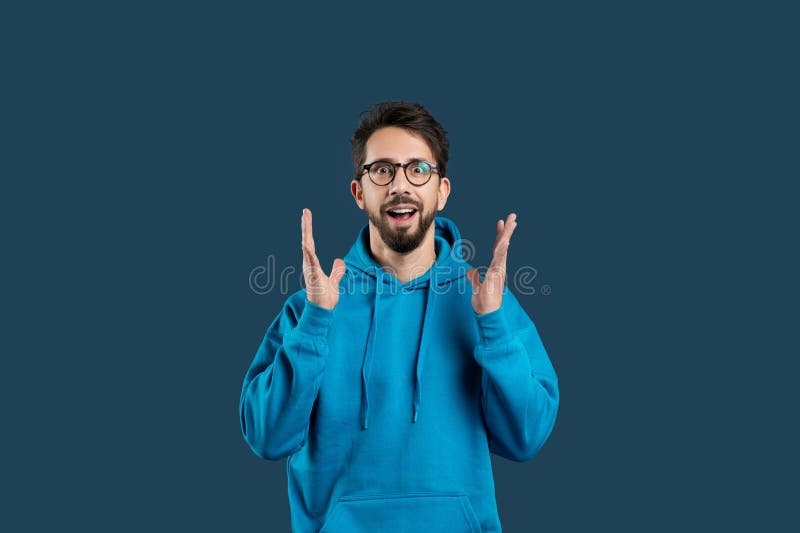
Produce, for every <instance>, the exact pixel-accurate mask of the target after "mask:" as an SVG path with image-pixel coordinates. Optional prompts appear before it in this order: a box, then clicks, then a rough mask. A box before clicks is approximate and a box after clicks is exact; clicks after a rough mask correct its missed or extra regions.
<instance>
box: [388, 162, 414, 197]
mask: <svg viewBox="0 0 800 533" xmlns="http://www.w3.org/2000/svg"><path fill="white" fill-rule="evenodd" d="M396 168H397V170H395V174H394V179H393V180H392V182H391V183H390V184H389V194H390V195H398V194H405V193H406V192H407V191H408V190H409V189H410V188H411V183H410V182H409V181H408V177H407V176H406V173H405V170H406V169H405V168H401V167H396Z"/></svg>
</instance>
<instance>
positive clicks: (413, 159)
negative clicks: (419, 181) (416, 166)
mask: <svg viewBox="0 0 800 533" xmlns="http://www.w3.org/2000/svg"><path fill="white" fill-rule="evenodd" d="M375 161H388V162H389V163H392V164H395V165H396V164H397V162H396V161H394V159H393V158H391V157H376V158H375V159H373V160H372V162H373V163H374V162H375ZM411 161H425V162H426V163H430V164H434V163H433V162H432V161H431V160H429V159H428V158H427V157H409V158H408V162H409V163H410V162H411ZM402 163H405V161H403V162H402Z"/></svg>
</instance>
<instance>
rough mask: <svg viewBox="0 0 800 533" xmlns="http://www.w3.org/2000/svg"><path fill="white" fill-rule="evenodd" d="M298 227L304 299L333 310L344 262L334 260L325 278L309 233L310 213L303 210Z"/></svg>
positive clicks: (312, 238) (337, 298)
mask: <svg viewBox="0 0 800 533" xmlns="http://www.w3.org/2000/svg"><path fill="white" fill-rule="evenodd" d="M300 227H301V230H302V234H303V240H302V247H303V277H304V278H305V280H306V298H308V301H309V302H311V303H313V304H316V305H319V306H320V307H324V308H326V309H333V308H334V307H336V304H337V303H338V302H339V281H340V280H341V279H342V276H343V275H344V271H345V265H344V261H342V260H341V259H335V260H334V261H333V268H332V269H331V274H330V276H326V275H325V272H323V271H322V267H321V266H320V264H319V259H317V253H316V250H315V249H314V235H313V234H312V231H311V211H309V210H308V209H303V216H302V218H301V223H300Z"/></svg>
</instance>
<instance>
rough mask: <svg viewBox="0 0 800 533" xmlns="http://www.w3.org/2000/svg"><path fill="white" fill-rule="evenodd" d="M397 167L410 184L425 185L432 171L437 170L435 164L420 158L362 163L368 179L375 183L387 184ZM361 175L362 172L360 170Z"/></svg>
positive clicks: (392, 177) (395, 172)
mask: <svg viewBox="0 0 800 533" xmlns="http://www.w3.org/2000/svg"><path fill="white" fill-rule="evenodd" d="M397 167H400V168H402V169H403V172H404V173H405V175H406V179H407V180H408V182H409V183H411V185H416V186H418V187H419V186H420V185H425V184H426V183H428V181H429V180H430V179H431V176H432V175H433V173H434V172H438V171H437V170H436V169H437V166H436V165H434V164H433V163H428V162H427V161H424V160H422V159H415V160H414V161H409V162H408V163H390V162H389V161H375V162H373V163H370V164H368V165H364V170H366V171H367V172H368V173H369V179H370V180H371V181H372V183H374V184H375V185H380V186H384V185H389V184H390V183H391V182H392V180H394V177H395V175H396V174H397ZM361 174H362V175H363V174H364V172H363V171H362V172H361Z"/></svg>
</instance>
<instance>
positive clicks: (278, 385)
mask: <svg viewBox="0 0 800 533" xmlns="http://www.w3.org/2000/svg"><path fill="white" fill-rule="evenodd" d="M351 141H352V148H353V164H354V168H355V178H354V179H353V180H352V182H351V183H350V190H351V192H352V195H353V198H354V199H355V202H356V204H357V205H358V207H359V208H360V209H362V210H363V211H365V212H366V213H367V217H368V223H367V225H366V226H364V228H363V229H362V230H361V232H360V234H359V235H358V238H357V239H356V241H355V243H354V244H353V246H352V248H351V249H350V251H349V252H348V253H347V255H346V256H345V258H344V261H342V260H341V259H336V260H335V261H334V263H333V268H332V270H331V272H330V275H326V274H325V272H324V271H323V270H322V268H321V266H320V262H319V260H318V258H317V256H316V253H315V247H314V238H313V236H312V216H311V212H310V211H309V210H308V209H304V210H303V214H302V220H301V233H302V252H303V273H304V276H305V281H306V288H305V289H304V290H300V291H298V292H296V293H294V294H293V295H292V296H291V297H289V299H288V300H287V301H286V303H285V305H284V307H283V309H282V311H281V313H280V314H279V315H278V317H277V318H275V320H274V321H273V322H272V324H271V325H270V327H269V329H268V330H267V332H266V335H265V336H264V339H263V342H262V343H261V345H260V346H259V348H258V351H257V353H256V355H255V359H254V360H253V363H252V365H251V366H250V369H249V370H248V371H247V374H246V376H245V379H244V385H243V388H242V395H241V401H240V417H241V426H242V432H243V434H244V437H245V440H246V441H247V443H248V444H249V445H250V447H251V448H252V449H253V451H254V452H255V453H256V454H258V455H259V456H261V457H264V458H266V459H272V460H277V459H281V458H283V457H288V460H287V464H286V468H287V476H288V482H289V504H290V511H291V519H292V528H293V530H295V531H301V532H306V531H320V530H324V531H325V532H326V533H333V532H335V533H339V532H347V533H358V532H367V531H369V532H385V531H392V532H411V531H414V532H423V531H424V532H462V531H463V532H479V531H500V520H499V517H498V512H497V505H496V502H495V494H494V480H493V477H492V468H491V460H490V456H489V452H493V453H495V454H497V455H500V456H502V457H505V458H507V459H511V460H514V461H525V460H527V459H529V458H531V457H532V456H533V455H534V454H535V453H536V452H537V451H538V450H539V449H540V448H541V446H542V445H543V444H544V442H545V441H546V440H547V438H548V436H549V435H550V432H551V430H552V428H553V424H554V423H555V419H556V413H557V410H558V402H559V393H558V381H557V377H556V374H555V371H554V369H553V367H552V365H551V363H550V360H549V358H548V355H547V353H546V351H545V348H544V346H543V345H542V342H541V340H540V338H539V335H538V332H537V330H536V327H535V326H534V324H533V322H532V321H531V319H530V318H529V317H528V315H527V314H526V313H525V311H524V310H523V309H522V307H521V306H520V304H519V303H518V302H517V300H516V299H515V297H514V296H513V294H512V293H511V292H510V291H508V289H506V288H505V278H506V253H507V250H508V246H509V241H510V239H511V235H512V233H513V232H514V229H515V228H516V226H517V222H516V216H515V215H514V214H511V215H509V216H508V218H506V220H505V221H503V220H499V221H498V222H497V238H496V240H495V244H494V257H493V259H492V262H491V265H490V267H489V268H488V270H487V272H486V274H485V276H484V278H483V279H482V278H481V276H480V274H478V272H477V271H476V270H475V269H474V268H471V267H470V266H469V265H468V264H467V263H466V262H465V261H464V259H463V258H462V256H461V253H460V239H461V237H460V233H459V231H458V229H457V228H456V226H455V224H454V223H453V222H452V221H450V220H448V219H446V218H444V217H436V216H435V215H436V213H437V212H438V211H440V210H442V209H443V208H444V206H445V203H446V202H447V197H448V195H449V193H450V180H449V179H448V178H447V177H446V174H445V171H446V166H447V158H448V149H449V144H448V140H447V135H446V133H445V131H444V129H443V128H442V126H441V125H440V124H439V123H438V122H437V121H436V120H435V119H434V118H433V117H432V116H431V115H430V114H429V113H428V112H427V111H426V110H425V109H424V108H423V107H422V106H420V105H417V104H409V103H404V102H384V103H381V104H378V105H376V106H374V107H373V108H372V109H370V110H369V111H368V112H367V113H366V114H365V115H363V116H362V119H361V123H360V124H359V126H358V129H357V130H356V131H355V133H354V134H353V137H352V140H351ZM465 279H466V280H469V285H468V284H467V283H466V281H465Z"/></svg>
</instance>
